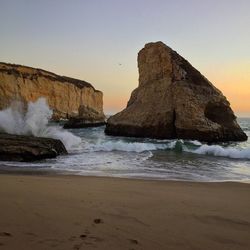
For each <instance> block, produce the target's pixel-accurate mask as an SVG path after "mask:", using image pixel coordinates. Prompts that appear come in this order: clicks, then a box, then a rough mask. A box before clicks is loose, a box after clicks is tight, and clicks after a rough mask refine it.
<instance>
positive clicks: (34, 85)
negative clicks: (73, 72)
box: [0, 63, 103, 120]
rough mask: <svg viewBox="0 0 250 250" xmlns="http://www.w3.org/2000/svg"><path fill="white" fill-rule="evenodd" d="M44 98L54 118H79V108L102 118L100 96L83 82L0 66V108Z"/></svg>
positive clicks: (33, 70) (39, 71)
mask: <svg viewBox="0 0 250 250" xmlns="http://www.w3.org/2000/svg"><path fill="white" fill-rule="evenodd" d="M39 97H45V98H46V99H47V102H48V104H49V106H50V107H51V108H52V109H53V112H54V113H53V118H54V119H55V120H57V119H60V118H67V117H70V116H76V115H78V110H79V107H80V106H81V105H84V106H87V107H90V108H92V109H94V110H95V111H97V112H98V113H100V115H103V94H102V92H101V91H98V90H96V89H95V88H94V87H93V86H92V85H91V84H90V83H87V82H85V81H81V80H77V79H73V78H69V77H65V76H59V75H56V74H54V73H51V72H48V71H45V70H41V69H35V68H31V67H26V66H20V65H14V64H7V63H0V109H3V108H6V107H8V106H9V105H10V103H11V102H12V101H13V100H21V101H24V102H25V103H27V102H29V101H35V100H37V99H38V98H39Z"/></svg>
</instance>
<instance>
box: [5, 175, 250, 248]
mask: <svg viewBox="0 0 250 250" xmlns="http://www.w3.org/2000/svg"><path fill="white" fill-rule="evenodd" d="M0 199H1V203H0V249H11V250H15V249H24V250H29V249H32V250H36V249H39V250H40V249H43V250H45V249H60V250H64V249H67V250H68V249H75V250H76V249H116V250H117V249H127V250H132V249H134V250H136V249H152V250H158V249H202V250H204V249H219V250H222V249H227V250H228V249H248V250H249V249H250V185H249V184H240V183H191V182H173V181H143V180H128V179H118V178H116V179H115V178H98V177H77V176H21V175H0Z"/></svg>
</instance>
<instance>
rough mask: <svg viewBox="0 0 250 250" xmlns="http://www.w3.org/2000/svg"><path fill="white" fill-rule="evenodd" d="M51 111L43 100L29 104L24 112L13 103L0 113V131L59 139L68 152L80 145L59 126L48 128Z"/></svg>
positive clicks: (73, 136)
mask: <svg viewBox="0 0 250 250" xmlns="http://www.w3.org/2000/svg"><path fill="white" fill-rule="evenodd" d="M51 116H52V110H51V109H50V108H49V106H48V105H47V102H46V99H45V98H39V99H38V100H37V101H36V102H30V103H29V104H28V107H27V111H26V112H24V109H23V105H22V103H14V104H12V105H11V107H9V108H7V109H5V110H2V111H0V131H3V132H6V133H9V134H17V135H33V136H37V137H38V136H39V137H48V138H54V139H59V140H61V141H62V143H63V144H64V145H65V147H66V148H67V149H68V150H69V149H71V148H72V147H74V146H75V145H78V144H80V143H81V139H80V138H79V137H77V136H75V135H73V134H72V133H70V132H68V131H66V130H63V129H62V128H60V127H59V126H49V124H48V123H49V120H50V118H51Z"/></svg>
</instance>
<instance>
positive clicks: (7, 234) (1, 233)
mask: <svg viewBox="0 0 250 250" xmlns="http://www.w3.org/2000/svg"><path fill="white" fill-rule="evenodd" d="M11 236H12V234H11V233H8V232H0V237H11Z"/></svg>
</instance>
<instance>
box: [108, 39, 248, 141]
mask: <svg viewBox="0 0 250 250" xmlns="http://www.w3.org/2000/svg"><path fill="white" fill-rule="evenodd" d="M138 68H139V86H138V88H136V89H135V90H134V91H133V92H132V94H131V97H130V100H129V102H128V105H127V107H126V109H124V110H123V111H121V112H120V113H118V114H116V115H114V116H112V117H110V118H109V119H108V121H107V127H106V133H107V134H110V135H122V136H136V137H151V138H167V139H171V138H182V139H196V140H201V141H210V142H214V141H230V140H232V141H237V140H239V141H242V140H246V139H247V136H246V135H245V133H244V132H243V131H242V130H241V128H240V126H239V125H238V124H237V121H236V117H235V115H234V113H233V111H232V109H231V107H230V104H229V102H228V101H227V99H226V97H225V96H223V94H222V93H221V92H220V91H219V90H218V89H217V88H215V87H214V86H213V85H212V83H211V82H209V81H208V80H207V79H206V78H205V77H204V76H203V75H202V74H201V73H200V72H199V71H198V70H196V69H195V68H194V67H193V66H192V65H191V64H190V63H189V62H188V61H187V60H185V59H184V58H183V57H181V56H180V55H179V54H177V52H175V51H173V50H172V49H171V48H169V47H168V46H166V45H165V44H164V43H162V42H156V43H149V44H146V45H145V47H144V48H143V49H142V50H141V51H140V52H139V54H138Z"/></svg>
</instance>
